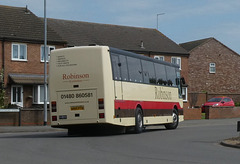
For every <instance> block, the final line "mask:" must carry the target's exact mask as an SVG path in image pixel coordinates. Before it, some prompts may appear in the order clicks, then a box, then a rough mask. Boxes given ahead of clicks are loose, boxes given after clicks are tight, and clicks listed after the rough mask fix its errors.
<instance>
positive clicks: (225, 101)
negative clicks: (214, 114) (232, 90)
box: [202, 97, 235, 113]
mask: <svg viewBox="0 0 240 164" xmlns="http://www.w3.org/2000/svg"><path fill="white" fill-rule="evenodd" d="M208 106H212V107H218V106H235V104H234V102H233V100H232V99H231V98H230V97H213V98H211V99H210V100H208V101H207V102H206V103H205V104H203V105H202V112H203V113H205V108H206V107H208Z"/></svg>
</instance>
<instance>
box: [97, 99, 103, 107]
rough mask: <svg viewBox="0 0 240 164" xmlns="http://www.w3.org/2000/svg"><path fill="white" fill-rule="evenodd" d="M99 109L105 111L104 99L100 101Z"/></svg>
mask: <svg viewBox="0 0 240 164" xmlns="http://www.w3.org/2000/svg"><path fill="white" fill-rule="evenodd" d="M98 109H104V99H103V98H101V99H98Z"/></svg>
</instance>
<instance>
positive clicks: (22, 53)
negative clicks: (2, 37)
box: [12, 43, 27, 61]
mask: <svg viewBox="0 0 240 164" xmlns="http://www.w3.org/2000/svg"><path fill="white" fill-rule="evenodd" d="M12 60H18V61H27V45H26V44H16V43H14V44H12Z"/></svg>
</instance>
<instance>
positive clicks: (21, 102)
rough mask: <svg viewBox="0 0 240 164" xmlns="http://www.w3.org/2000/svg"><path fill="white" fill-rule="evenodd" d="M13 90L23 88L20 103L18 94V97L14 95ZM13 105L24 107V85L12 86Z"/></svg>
mask: <svg viewBox="0 0 240 164" xmlns="http://www.w3.org/2000/svg"><path fill="white" fill-rule="evenodd" d="M13 88H21V93H20V101H18V98H19V97H18V93H16V95H13ZM14 97H15V98H16V101H13V99H14ZM11 104H16V105H18V106H20V107H23V86H22V85H12V86H11Z"/></svg>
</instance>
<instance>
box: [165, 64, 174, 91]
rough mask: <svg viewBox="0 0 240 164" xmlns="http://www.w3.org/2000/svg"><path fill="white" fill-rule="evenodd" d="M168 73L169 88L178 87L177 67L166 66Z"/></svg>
mask: <svg viewBox="0 0 240 164" xmlns="http://www.w3.org/2000/svg"><path fill="white" fill-rule="evenodd" d="M166 69H167V70H168V71H167V84H168V86H176V78H177V74H176V68H175V67H170V66H166Z"/></svg>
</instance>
